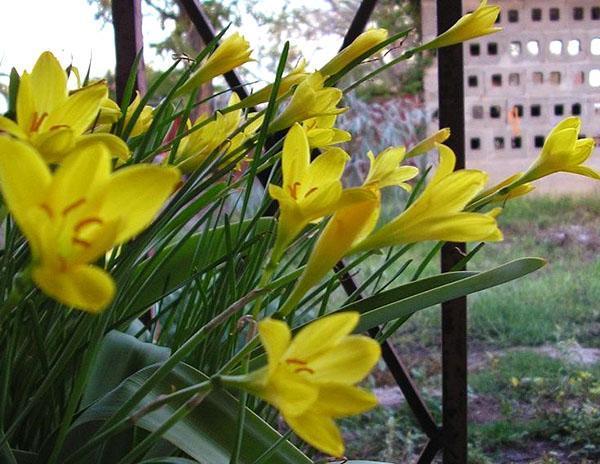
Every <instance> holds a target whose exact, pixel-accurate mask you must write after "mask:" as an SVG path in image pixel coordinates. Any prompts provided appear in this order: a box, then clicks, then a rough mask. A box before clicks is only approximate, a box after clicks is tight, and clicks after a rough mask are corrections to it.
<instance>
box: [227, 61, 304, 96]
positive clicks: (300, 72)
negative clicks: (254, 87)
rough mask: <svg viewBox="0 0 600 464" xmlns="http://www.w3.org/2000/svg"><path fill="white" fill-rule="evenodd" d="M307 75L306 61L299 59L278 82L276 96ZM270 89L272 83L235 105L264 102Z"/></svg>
mask: <svg viewBox="0 0 600 464" xmlns="http://www.w3.org/2000/svg"><path fill="white" fill-rule="evenodd" d="M308 75H309V74H308V73H307V72H306V61H305V60H300V62H299V63H298V65H297V66H296V67H295V68H294V69H292V70H291V71H290V72H289V73H288V74H287V75H286V76H285V77H284V78H283V79H281V81H280V82H279V89H278V92H277V97H281V96H282V95H284V94H285V93H287V92H288V91H289V90H290V89H291V88H292V87H293V86H295V85H298V84H299V83H300V82H302V81H303V80H304V79H306V77H307V76H308ZM272 90H273V84H269V85H267V86H266V87H263V88H262V89H260V90H258V91H256V92H254V93H253V94H252V95H249V96H248V97H246V98H244V99H243V100H242V101H241V103H239V104H238V105H237V107H239V108H248V107H250V106H256V105H258V104H260V103H265V102H267V101H269V97H270V96H271V92H272Z"/></svg>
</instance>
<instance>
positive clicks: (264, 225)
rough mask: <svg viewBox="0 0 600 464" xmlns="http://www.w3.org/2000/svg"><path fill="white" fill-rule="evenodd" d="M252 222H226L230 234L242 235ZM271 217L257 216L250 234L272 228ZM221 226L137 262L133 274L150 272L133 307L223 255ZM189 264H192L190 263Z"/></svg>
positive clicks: (165, 292) (179, 283)
mask: <svg viewBox="0 0 600 464" xmlns="http://www.w3.org/2000/svg"><path fill="white" fill-rule="evenodd" d="M251 222H252V221H250V220H249V221H244V222H241V223H239V222H238V223H235V224H229V225H228V227H229V230H230V233H231V234H232V235H234V236H239V234H242V233H243V232H244V231H245V230H246V229H247V227H248V226H249V225H250V224H251ZM274 224H275V219H273V218H261V219H259V220H258V221H256V224H255V229H254V231H253V232H252V235H253V236H257V235H260V234H265V235H266V234H268V232H269V231H271V230H273V227H274ZM202 243H209V244H210V246H209V247H207V248H202V249H201V250H199V249H198V248H199V244H202ZM227 253H228V251H227V246H226V241H225V227H224V226H221V227H216V228H214V229H211V230H209V231H207V232H204V233H198V234H194V235H192V236H190V237H189V238H188V239H187V240H185V241H184V242H183V243H182V242H179V243H176V244H173V245H170V246H168V247H166V248H165V249H164V250H163V251H162V252H161V253H160V254H159V255H157V256H154V257H153V258H151V259H150V260H148V261H145V262H143V263H141V264H139V265H138V267H137V268H136V271H134V272H135V275H136V276H137V275H139V274H140V273H142V272H144V273H148V275H150V274H152V275H151V277H150V278H149V279H147V280H146V282H145V283H144V284H143V285H144V289H143V291H142V292H140V295H141V296H140V298H139V299H138V301H136V302H135V307H136V308H144V307H147V306H150V305H151V304H153V303H155V302H156V301H158V300H160V299H161V298H162V297H164V296H165V295H168V294H169V293H172V292H173V291H175V290H176V289H178V288H179V287H181V286H182V285H184V284H185V283H186V282H188V281H189V280H190V279H191V278H192V277H193V276H194V274H195V273H196V272H198V271H201V270H202V269H205V268H208V267H210V266H212V265H216V264H217V263H218V262H220V261H222V260H224V259H225V258H226V257H227ZM190 263H193V267H192V266H191V265H190Z"/></svg>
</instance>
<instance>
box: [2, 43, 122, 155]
mask: <svg viewBox="0 0 600 464" xmlns="http://www.w3.org/2000/svg"><path fill="white" fill-rule="evenodd" d="M107 95H108V89H107V87H106V84H105V83H104V82H98V83H95V84H91V85H88V86H87V87H83V88H81V89H78V90H76V91H75V92H73V93H71V94H69V92H68V91H67V74H66V72H65V71H64V70H63V69H62V68H61V66H60V63H59V62H58V60H57V59H56V58H55V57H54V55H52V53H50V52H44V53H42V54H41V55H40V57H39V58H38V60H37V62H36V64H35V66H34V68H33V70H32V71H31V74H30V73H28V72H24V73H23V75H22V76H21V80H20V83H19V91H18V95H17V122H16V123H15V122H14V121H11V120H10V119H8V118H5V117H3V116H0V133H1V132H6V133H8V134H9V135H11V136H13V137H15V138H17V139H20V140H23V141H27V142H28V143H30V144H31V145H33V146H34V147H35V148H36V149H37V150H38V151H39V152H40V153H41V154H42V156H43V157H44V159H45V160H46V161H47V162H49V163H56V162H60V161H61V160H62V159H63V158H64V157H65V156H66V155H67V154H69V152H71V151H72V150H73V149H74V148H75V147H76V146H77V145H78V144H79V143H86V142H84V139H85V138H86V137H89V136H90V135H86V134H84V132H85V131H87V130H88V129H89V127H90V126H91V125H92V124H93V122H94V120H95V119H96V117H97V116H98V111H99V110H100V105H101V104H102V102H103V101H104V99H105V98H106V97H107ZM93 135H94V139H95V141H104V140H107V141H108V143H107V145H109V146H110V147H112V148H114V147H118V148H119V152H118V153H114V155H115V156H122V155H123V153H124V152H125V153H128V150H127V147H126V146H125V145H124V143H123V142H122V141H121V140H119V139H118V138H117V137H115V136H113V135H110V134H93ZM112 139H114V140H112Z"/></svg>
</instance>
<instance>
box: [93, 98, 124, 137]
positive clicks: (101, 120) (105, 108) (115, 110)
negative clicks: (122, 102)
mask: <svg viewBox="0 0 600 464" xmlns="http://www.w3.org/2000/svg"><path fill="white" fill-rule="evenodd" d="M120 117H121V107H120V106H119V105H117V103H116V102H115V101H114V100H113V99H112V98H110V97H106V98H104V100H102V103H101V104H100V114H99V115H98V119H97V120H96V127H95V130H100V128H102V130H107V131H108V130H110V126H112V125H113V124H114V123H116V122H117V121H118V120H119V118H120Z"/></svg>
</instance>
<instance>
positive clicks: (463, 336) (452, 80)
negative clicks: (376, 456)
mask: <svg viewBox="0 0 600 464" xmlns="http://www.w3.org/2000/svg"><path fill="white" fill-rule="evenodd" d="M461 15H462V1H461V0H437V27H438V34H441V33H442V32H444V31H446V30H447V29H448V28H450V27H451V26H452V25H453V24H454V23H455V22H456V21H458V19H459V18H460V17H461ZM463 66H464V63H463V48H462V44H459V45H454V46H452V47H446V48H443V49H441V50H439V52H438V89H439V114H440V127H449V128H450V130H451V131H452V137H451V138H450V140H449V143H448V145H449V146H450V148H452V149H453V150H454V152H455V153H456V169H462V168H464V166H465V155H464V153H465V129H464V121H465V108H464V90H463V81H464V76H463V69H464V68H463ZM465 249H466V248H465V244H464V243H447V244H445V245H444V247H443V248H442V257H441V265H442V272H448V271H449V270H450V269H452V268H453V267H454V265H455V264H456V263H457V262H458V261H460V259H461V258H462V254H463V253H464V252H465ZM442 423H443V425H442V442H443V459H444V464H466V462H467V299H466V297H463V298H457V299H455V300H452V301H448V302H446V303H443V304H442Z"/></svg>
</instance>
